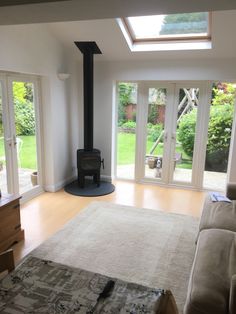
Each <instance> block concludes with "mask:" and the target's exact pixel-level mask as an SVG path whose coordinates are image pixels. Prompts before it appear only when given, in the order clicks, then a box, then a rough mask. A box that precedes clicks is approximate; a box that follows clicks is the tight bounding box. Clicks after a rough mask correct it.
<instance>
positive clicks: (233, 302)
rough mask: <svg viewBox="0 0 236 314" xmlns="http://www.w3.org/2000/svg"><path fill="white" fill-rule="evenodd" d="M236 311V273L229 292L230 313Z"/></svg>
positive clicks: (232, 313)
mask: <svg viewBox="0 0 236 314" xmlns="http://www.w3.org/2000/svg"><path fill="white" fill-rule="evenodd" d="M234 313H236V274H235V275H233V276H232V278H231V284H230V293H229V314H234Z"/></svg>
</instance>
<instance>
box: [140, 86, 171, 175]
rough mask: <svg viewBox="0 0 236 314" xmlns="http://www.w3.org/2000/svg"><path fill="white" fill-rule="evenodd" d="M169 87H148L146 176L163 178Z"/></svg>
mask: <svg viewBox="0 0 236 314" xmlns="http://www.w3.org/2000/svg"><path fill="white" fill-rule="evenodd" d="M166 102H167V89H166V88H154V87H149V88H148V116H147V122H146V140H145V145H146V150H145V151H146V156H145V178H151V179H156V180H161V179H162V178H163V177H162V175H163V173H162V163H163V153H164V135H165V134H164V133H165V115H166Z"/></svg>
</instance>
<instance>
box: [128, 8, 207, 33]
mask: <svg viewBox="0 0 236 314" xmlns="http://www.w3.org/2000/svg"><path fill="white" fill-rule="evenodd" d="M208 15H209V14H208V13H207V12H198V13H182V14H169V15H152V16H139V17H128V18H127V21H128V24H129V26H130V28H131V31H132V32H133V35H134V39H156V38H159V39H160V38H165V37H170V38H172V37H192V36H206V35H207V34H208Z"/></svg>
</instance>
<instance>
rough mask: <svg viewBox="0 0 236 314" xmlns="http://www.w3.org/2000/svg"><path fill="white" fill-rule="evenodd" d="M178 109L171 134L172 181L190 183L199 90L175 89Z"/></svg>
mask: <svg viewBox="0 0 236 314" xmlns="http://www.w3.org/2000/svg"><path fill="white" fill-rule="evenodd" d="M175 97H177V98H178V109H177V115H176V119H177V121H176V122H175V123H174V125H176V131H175V132H173V133H172V140H173V145H174V152H173V158H172V168H173V181H178V182H183V183H191V182H192V172H193V156H194V146H195V137H196V125H197V116H198V107H199V88H196V87H191V88H180V89H177V94H176V96H175Z"/></svg>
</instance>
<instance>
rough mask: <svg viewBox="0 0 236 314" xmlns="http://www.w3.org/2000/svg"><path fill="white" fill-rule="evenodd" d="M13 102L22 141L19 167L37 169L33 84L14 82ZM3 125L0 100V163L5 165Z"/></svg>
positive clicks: (17, 127)
mask: <svg viewBox="0 0 236 314" xmlns="http://www.w3.org/2000/svg"><path fill="white" fill-rule="evenodd" d="M13 100H14V113H15V128H16V137H17V138H19V139H20V143H21V147H18V149H20V151H19V152H18V166H19V167H21V168H23V169H32V170H35V169H37V159H36V137H35V116H34V105H33V85H32V83H25V82H13ZM3 135H4V134H3V124H2V102H1V98H0V161H1V162H2V164H3V165H4V164H5V150H4V138H3Z"/></svg>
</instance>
